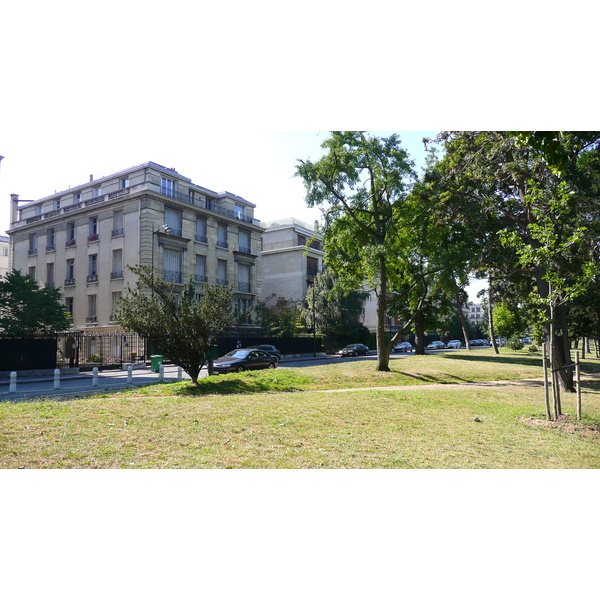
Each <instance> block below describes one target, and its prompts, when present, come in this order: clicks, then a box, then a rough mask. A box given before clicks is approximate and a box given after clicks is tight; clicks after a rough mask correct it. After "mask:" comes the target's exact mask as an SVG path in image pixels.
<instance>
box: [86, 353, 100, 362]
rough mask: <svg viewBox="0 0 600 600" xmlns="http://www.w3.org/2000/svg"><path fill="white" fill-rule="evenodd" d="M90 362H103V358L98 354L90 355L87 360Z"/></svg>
mask: <svg viewBox="0 0 600 600" xmlns="http://www.w3.org/2000/svg"><path fill="white" fill-rule="evenodd" d="M87 361H88V362H102V357H101V356H98V355H97V354H90V355H89V356H88V358H87Z"/></svg>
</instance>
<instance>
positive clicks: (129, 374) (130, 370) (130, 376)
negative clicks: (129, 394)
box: [127, 365, 133, 384]
mask: <svg viewBox="0 0 600 600" xmlns="http://www.w3.org/2000/svg"><path fill="white" fill-rule="evenodd" d="M132 381H133V366H132V365H129V366H128V367H127V383H128V384H129V383H131V382H132Z"/></svg>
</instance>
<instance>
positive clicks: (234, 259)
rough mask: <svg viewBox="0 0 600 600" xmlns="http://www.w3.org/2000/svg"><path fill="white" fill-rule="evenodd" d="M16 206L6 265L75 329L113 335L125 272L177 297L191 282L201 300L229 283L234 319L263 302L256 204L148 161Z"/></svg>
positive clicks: (13, 202) (15, 200) (130, 281)
mask: <svg viewBox="0 0 600 600" xmlns="http://www.w3.org/2000/svg"><path fill="white" fill-rule="evenodd" d="M22 202H23V201H22V200H19V197H18V196H17V195H15V194H13V195H12V196H11V229H10V230H9V231H8V234H9V236H10V245H11V256H12V266H14V267H15V268H17V269H20V270H21V271H22V272H24V273H29V274H31V275H33V276H34V277H35V278H36V279H37V280H38V281H39V282H40V284H42V285H55V286H57V287H59V288H61V291H62V293H63V296H64V299H65V303H66V306H67V308H68V310H69V312H70V313H71V315H72V328H73V329H74V330H81V331H97V332H98V333H109V332H111V331H118V327H117V324H116V323H115V322H114V314H115V309H116V307H117V304H118V301H119V299H120V297H121V295H122V294H123V293H124V291H125V290H126V287H127V285H128V284H133V283H134V276H133V274H132V273H131V272H130V271H129V270H128V269H127V266H128V265H138V264H139V265H148V266H150V267H154V269H155V270H156V272H157V273H158V275H159V276H161V277H163V278H164V279H165V280H166V281H168V282H170V283H171V284H172V285H173V286H174V287H175V288H177V287H181V286H182V285H183V284H184V283H187V282H188V281H189V278H190V275H191V276H193V279H194V282H195V285H196V292H197V293H198V294H202V288H203V286H204V285H206V284H209V285H210V284H213V285H229V284H233V285H234V286H235V287H236V290H237V300H236V302H237V305H238V307H239V309H240V310H246V309H247V308H248V307H250V306H253V305H254V304H255V303H256V299H257V298H259V297H261V288H260V281H261V266H260V243H261V234H262V232H263V228H262V227H261V226H260V222H259V221H258V220H256V219H254V209H255V205H254V204H252V203H251V202H248V201H247V200H245V199H243V198H241V197H239V196H236V195H234V194H231V193H230V192H221V193H216V192H214V191H211V190H209V189H206V188H204V187H202V186H200V185H197V184H195V183H193V182H192V180H191V179H189V178H188V177H184V176H183V175H181V174H179V173H178V172H177V171H176V170H174V169H169V168H166V167H163V166H161V165H159V164H156V163H154V162H148V163H144V164H141V165H138V166H135V167H131V168H129V169H126V170H124V171H121V172H118V173H114V174H113V175H109V176H108V177H102V178H101V179H98V180H94V178H93V177H92V176H90V180H89V181H88V182H87V183H85V184H83V185H80V186H77V187H75V188H72V189H69V190H68V191H64V192H60V193H55V194H53V195H51V196H48V197H46V198H42V199H41V200H35V201H27V202H26V203H25V204H24V205H22V206H19V204H20V203H22ZM247 325H248V326H251V324H250V322H249V323H248V324H247Z"/></svg>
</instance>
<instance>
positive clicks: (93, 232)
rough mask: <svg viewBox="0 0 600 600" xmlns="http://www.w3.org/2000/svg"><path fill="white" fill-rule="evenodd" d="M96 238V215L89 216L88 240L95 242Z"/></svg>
mask: <svg viewBox="0 0 600 600" xmlns="http://www.w3.org/2000/svg"><path fill="white" fill-rule="evenodd" d="M97 239H98V217H90V228H89V234H88V242H95V241H96V240H97Z"/></svg>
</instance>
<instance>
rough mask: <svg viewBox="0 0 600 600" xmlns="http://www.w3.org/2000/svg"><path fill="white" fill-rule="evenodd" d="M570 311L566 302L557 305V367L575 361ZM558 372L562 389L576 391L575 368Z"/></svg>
mask: <svg viewBox="0 0 600 600" xmlns="http://www.w3.org/2000/svg"><path fill="white" fill-rule="evenodd" d="M568 313H569V309H568V308H567V306H565V305H564V304H563V305H561V306H557V307H556V308H555V309H554V326H555V334H554V340H555V345H556V358H557V368H558V367H564V366H565V365H570V364H572V363H573V361H572V360H571V340H570V338H569V323H568ZM557 328H558V329H559V330H560V334H559V335H557V333H556V329H557ZM557 374H558V383H559V385H560V388H561V390H563V391H565V392H572V393H575V384H574V382H573V375H574V369H561V370H560V371H558V372H557Z"/></svg>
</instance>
